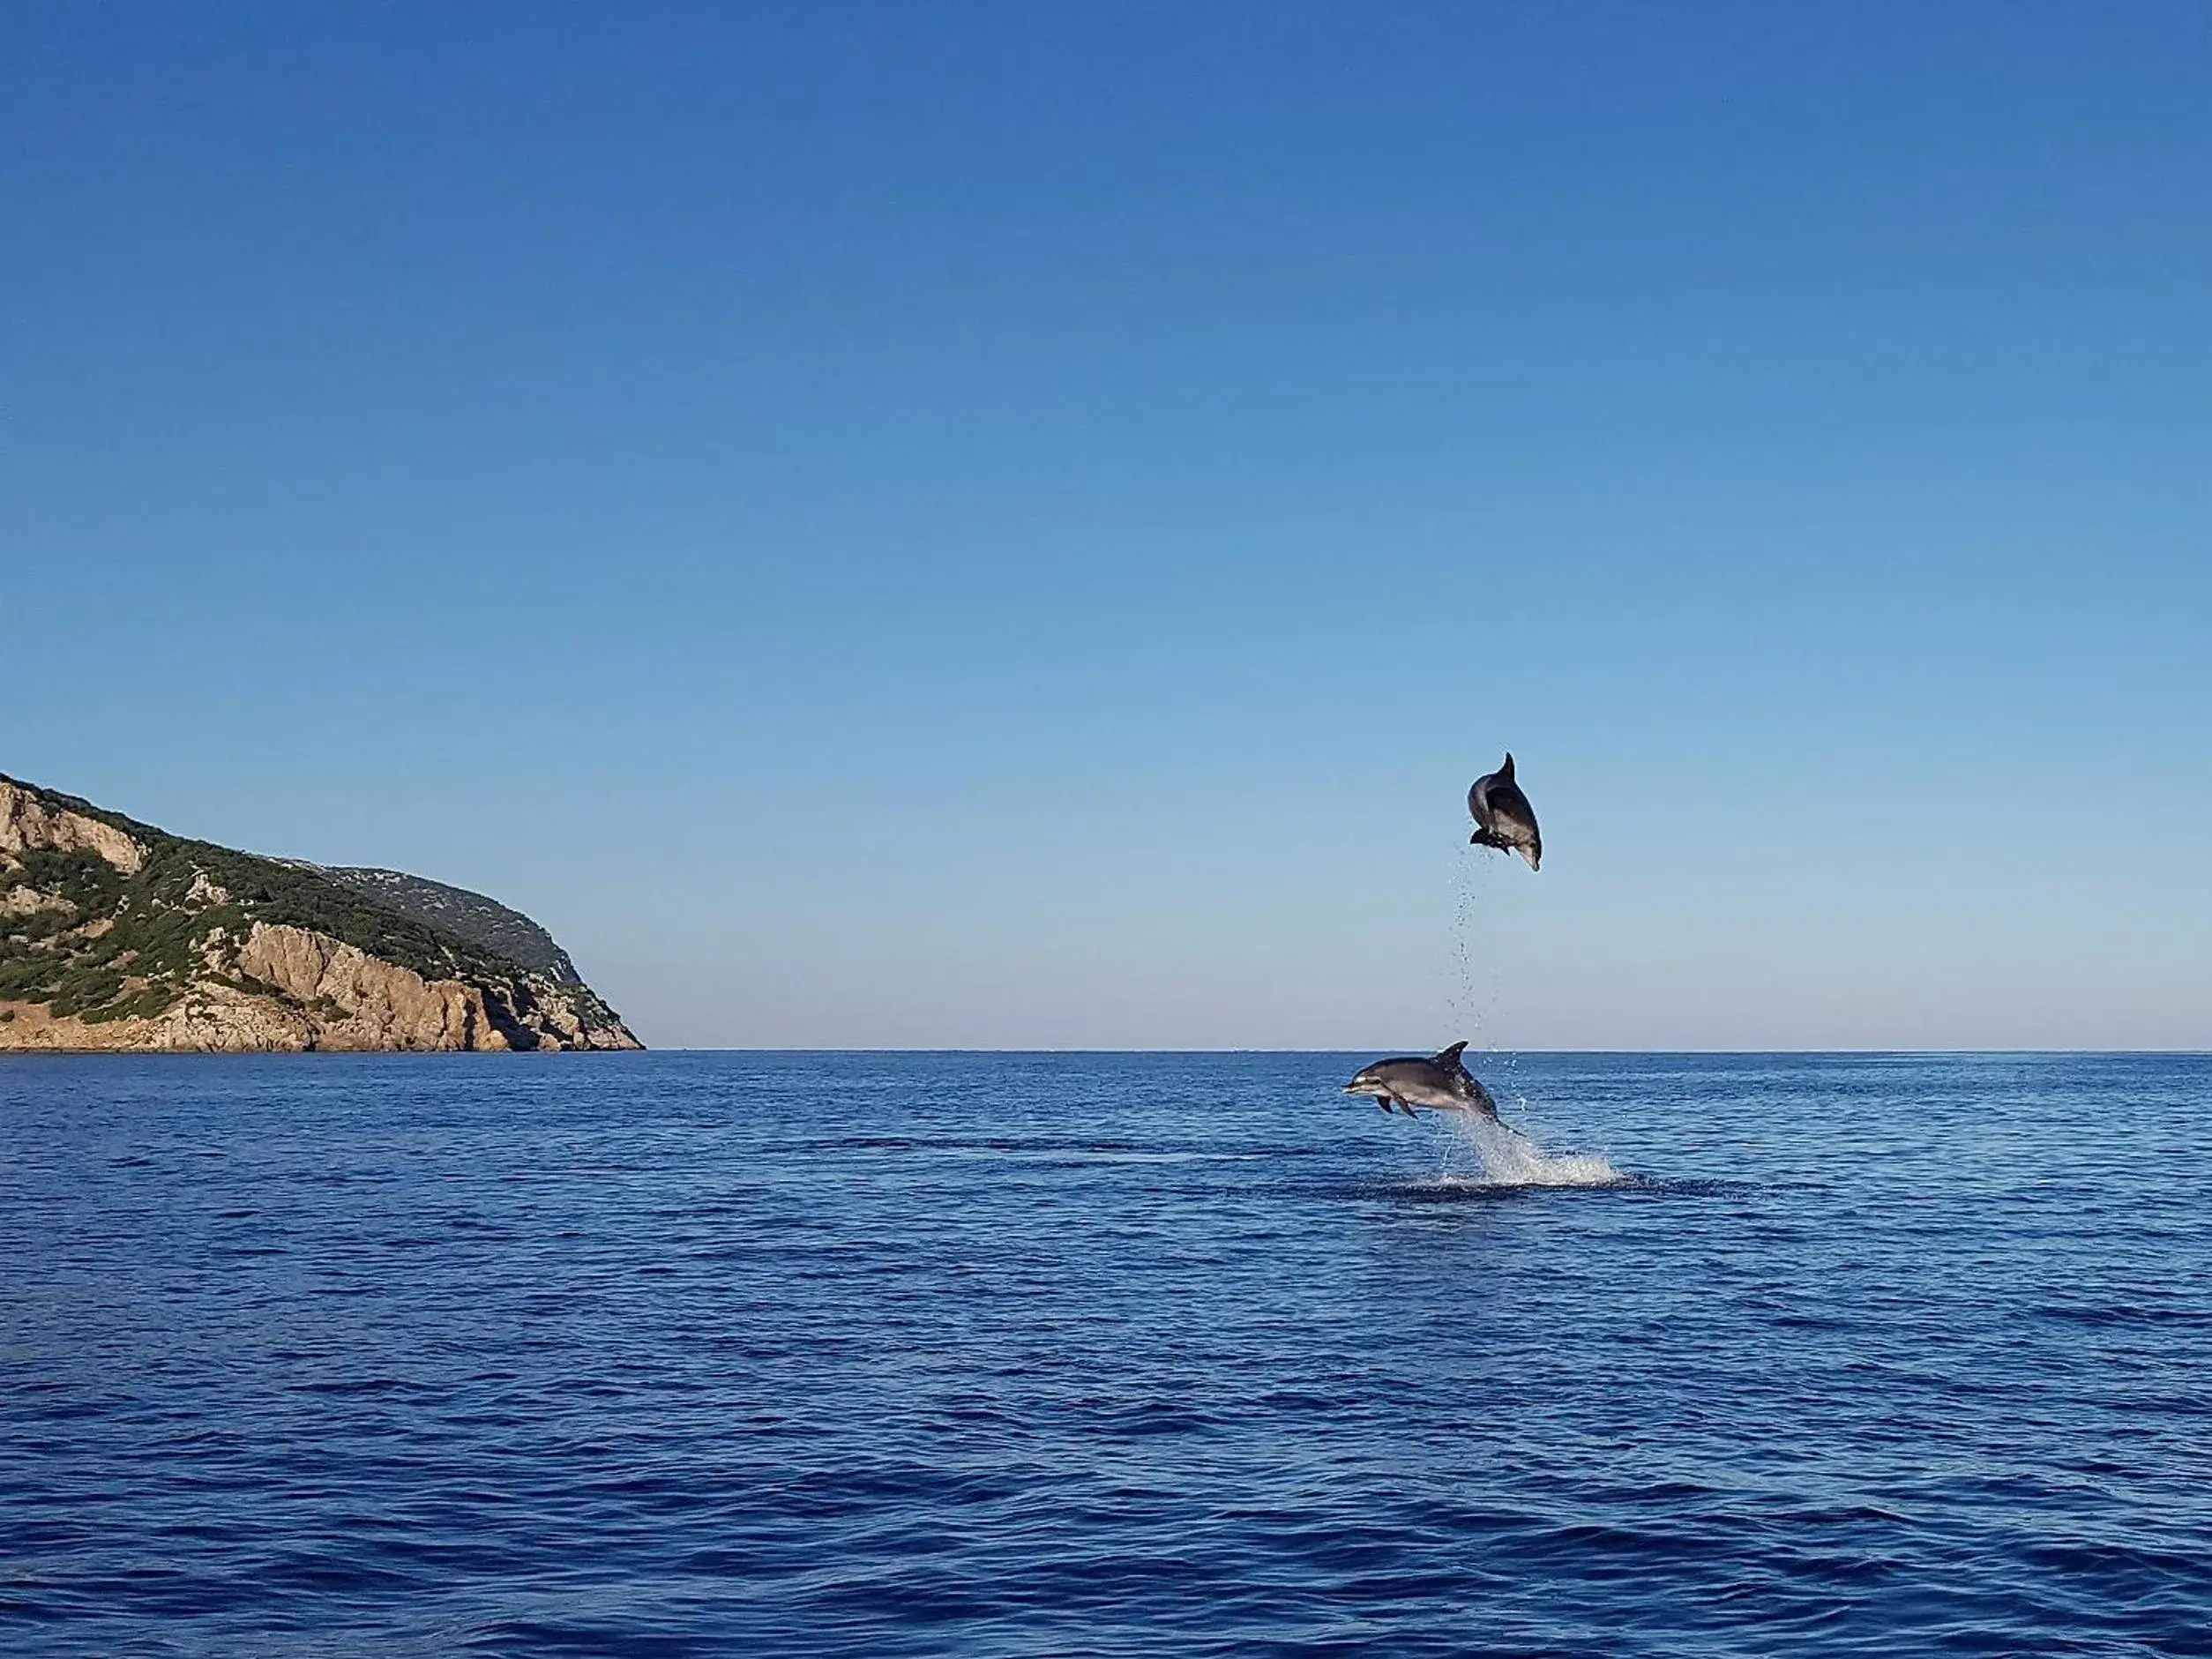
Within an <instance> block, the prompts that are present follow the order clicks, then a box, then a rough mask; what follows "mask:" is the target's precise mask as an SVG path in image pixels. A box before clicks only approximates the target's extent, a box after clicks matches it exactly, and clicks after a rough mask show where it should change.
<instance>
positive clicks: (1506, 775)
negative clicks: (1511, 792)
mask: <svg viewBox="0 0 2212 1659" xmlns="http://www.w3.org/2000/svg"><path fill="white" fill-rule="evenodd" d="M1498 780H1499V781H1501V782H1505V783H1511V782H1512V781H1513V751H1512V750H1510V749H1508V750H1507V751H1506V764H1505V765H1504V766H1500V767H1498Z"/></svg>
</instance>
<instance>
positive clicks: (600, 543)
mask: <svg viewBox="0 0 2212 1659" xmlns="http://www.w3.org/2000/svg"><path fill="white" fill-rule="evenodd" d="M2208 179H2212V11H2208V10H2207V8H2206V7H2204V6H2203V5H2201V4H2194V3H2190V4H2157V3H2156V0H2142V3H2139V4H2127V5H2125V6H2117V7H2115V6H2100V5H2094V4H2086V3H2085V4H2068V5H2035V4H1992V5H1985V6H1982V5H1935V6H1928V5H1921V4H1894V5H1878V4H1831V5H1827V6H1789V5H1775V4H1745V5H1740V6H1697V5H1690V6H1655V5H1646V4H1619V5H1572V6H1542V5H1530V4H1512V5H1498V6H1481V5H1472V4H1467V5H1461V4H1449V5H1434V6H1429V5H1396V6H1392V5H1383V6H1372V5H1354V4H1336V5H1328V6H1317V5H1297V4H1265V5H1260V4H1254V5H1248V6H1240V5H1221V4H1213V5H1207V4H1199V5H1194V6H1188V7H1185V6H1176V5H1166V4H1160V5H1134V6H1119V5H1116V6H1109V5H1098V6H1091V7H1074V6H1059V5H1043V6H1039V5H1028V4H1002V5H963V4H939V5H928V6H923V5H912V6H895V7H877V6H864V5H840V4H825V5H819V6H810V5H757V6H751V7H741V6H736V5H721V4H716V5H701V6H697V7H676V6H630V5H612V4H609V5H602V6H594V7H584V6H555V5H538V4H532V5H514V6H508V7H504V8H502V7H496V6H479V5H469V6H446V5H425V6H420V7H404V6H385V5H377V6H363V7H359V8H348V7H344V6H340V5H336V4H316V5H311V6H299V5H288V4H269V5H265V6H255V7H238V6H226V5H213V4H211V5H198V6H191V7H184V6H164V7H160V8H152V9H141V8H138V7H133V6H127V5H103V6H99V7H93V6H86V5H79V4H53V5H44V6H34V5H12V6H10V7H9V8H8V9H7V10H6V11H5V12H4V13H0V237H4V254H5V257H4V258H0V676H4V683H5V687H6V691H5V703H4V708H5V720H4V724H0V770H4V771H7V772H11V773H16V774H19V775H22V776H26V777H29V778H32V779H34V780H37V781H41V782H45V783H49V784H52V785H55V786H57V787H60V788H68V789H71V790H74V791H76V792H78V793H80V794H84V795H86V796H91V797H93V799H95V800H98V801H100V802H101V803H105V804H108V805H112V806H115V807H116V808H119V809H122V810H123V811H130V812H132V813H135V814H136V815H138V816H139V817H141V818H147V819H150V820H152V821H153V822H156V823H160V824H162V825H164V826H168V827H170V828H172V829H176V830H178V831H181V832H184V833H192V834H198V835H202V836H206V837H209V838H211V839H213V840H217V841H226V842H229V843H232V844H235V845H243V846H246V847H250V848H259V849H263V850H267V851H273V852H281V853H287V854H295V855H300V856H307V857H312V858H318V859H322V860H325V861H328V862H341V863H378V864H391V865H398V866H400V867H404V868H407V869H411V870H415V871H420V872H422V873H423V874H426V875H430V876H435V877H439V878H445V879H447V880H452V881H456V882H460V883H463V884H466V885H468V886H478V887H482V888H484V889H486V890H489V891H490V892H492V893H496V894H497V895H498V896H500V897H502V898H504V899H507V900H510V901H512V902H514V903H517V904H519V905H521V906H522V907H524V908H527V909H528V910H530V911H531V912H532V913H533V914H534V915H538V916H539V917H541V918H542V919H543V920H544V921H546V922H547V923H549V925H551V926H552V927H553V928H554V929H555V930H556V931H557V933H558V934H559V935H560V936H561V938H563V939H564V942H566V943H567V944H568V945H570V947H571V948H572V951H573V952H574V953H575V955H576V957H577V958H578V960H579V963H580V964H581V965H582V966H583V968H584V969H585V971H586V973H587V975H589V976H590V977H592V978H593V979H594V982H595V983H598V984H599V985H600V986H601V987H602V989H603V990H605V991H606V992H607V993H608V995H609V997H610V998H611V999H612V1000H614V1002H615V1003H616V1004H617V1006H619V1007H620V1008H622V1009H623V1010H624V1012H625V1013H628V1014H629V1015H630V1016H631V1019H632V1020H633V1023H634V1024H635V1026H636V1027H637V1028H638V1030H639V1033H640V1034H641V1035H644V1036H645V1037H646V1040H647V1041H648V1042H659V1043H666V1044H684V1043H690V1044H725V1043H727V1044H745V1045H752V1044H787V1043H788V1044H805V1045H816V1044H850V1045H873V1044H893V1045H907V1044H920V1045H938V1044H954V1045H968V1044H975V1045H994V1046H995V1045H1016V1046H1019V1045H1038V1046H1057V1045H1085V1046H1087V1045H1100V1046H1119V1045H1140V1046H1141V1045H1154V1044H1158V1045H1177V1046H1183V1045H1195V1046H1243V1045H1261V1046H1282V1047H1338V1046H1341V1047H1349V1048H1371V1047H1394V1046H1397V1045H1400V1044H1418V1045H1435V1044H1440V1043H1441V1042H1444V1041H1445V1040H1446V1038H1448V1037H1451V1036H1455V1035H1472V1036H1473V1037H1475V1039H1476V1042H1477V1043H1478V1044H1486V1043H1496V1044H1499V1045H1502V1046H1507V1047H1512V1046H1523V1045H1525V1046H1566V1047H1577V1046H1626V1047H1642V1046H1684V1047H1708V1046H1720V1047H1802V1046H1811V1047H1825V1046H1868V1045H1871V1046H1878V1047H1927V1046H1933V1047H1954V1046H1955V1047H1965V1046H1999V1047H2008V1046H2027V1045H2037V1046H2072V1045H2089V1046H2153V1045H2178V1046H2196V1047H2201V1046H2206V1045H2208V1044H2212V873H2208V871H2212V213H2208V211H2207V194H2206V191H2207V181H2208ZM1508 747H1510V748H1511V749H1512V750H1513V751H1514V753H1515V754H1516V756H1517V757H1518V759H1519V761H1520V765H1521V775H1522V780H1523V781H1524V783H1525V784H1526V785H1527V787H1528V790H1529V792H1530V794H1531V795H1532V796H1533V797H1534V799H1535V801H1536V805H1537V807H1538V810H1539V811H1540V812H1541V813H1542V815H1543V822H1544V829H1545V834H1546V841H1547V856H1546V860H1545V867H1544V869H1543V871H1542V873H1541V874H1539V875H1534V876H1532V875H1530V874H1529V872H1528V871H1527V870H1525V869H1523V868H1522V867H1521V866H1520V865H1519V864H1517V863H1516V864H1513V865H1510V866H1507V865H1505V864H1503V863H1499V862H1498V861H1495V860H1490V859H1485V858H1483V856H1481V855H1477V854H1470V853H1469V852H1468V851H1467V849H1466V848H1465V845H1464V842H1465V837H1466V829H1467V826H1466V823H1465V812H1464V806H1463V796H1464V792H1465V789H1466V787H1467V784H1468V781H1469V780H1470V779H1471V778H1472V777H1473V776H1474V775H1475V773H1477V772H1479V771H1482V770H1485V769H1487V768H1488V767H1489V766H1493V765H1495V764H1496V761H1497V759H1498V755H1499V754H1500V752H1501V751H1504V750H1505V749H1506V748H1508ZM1462 952H1464V960H1462Z"/></svg>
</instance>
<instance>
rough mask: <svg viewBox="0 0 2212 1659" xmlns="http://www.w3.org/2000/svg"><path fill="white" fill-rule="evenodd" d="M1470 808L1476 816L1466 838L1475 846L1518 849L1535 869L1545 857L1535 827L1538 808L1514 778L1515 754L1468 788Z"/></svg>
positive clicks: (1541, 841)
mask: <svg viewBox="0 0 2212 1659" xmlns="http://www.w3.org/2000/svg"><path fill="white" fill-rule="evenodd" d="M1467 810H1468V812H1469V813H1471V814H1473V816H1474V818H1475V833H1473V834H1472V835H1470V836H1468V838H1467V839H1468V842H1469V843H1470V844H1472V845H1474V846H1476V847H1494V848H1497V849H1498V851H1499V852H1501V853H1519V854H1520V855H1521V856H1522V857H1523V858H1525V859H1527V860H1528V868H1529V869H1531V870H1534V869H1535V868H1536V865H1537V863H1538V862H1539V861H1540V860H1541V859H1542V858H1543V836H1542V835H1541V834H1540V833H1537V830H1536V808H1535V807H1533V806H1530V805H1529V804H1528V796H1525V795H1523V794H1522V793H1521V786H1520V785H1519V784H1517V783H1515V782H1514V781H1513V756H1511V755H1510V754H1509V755H1507V756H1506V764H1505V765H1504V766H1500V767H1498V770H1497V771H1495V772H1485V773H1483V775H1482V776H1481V777H1479V778H1477V779H1476V780H1475V784H1474V787H1473V788H1470V789H1468V792H1467Z"/></svg>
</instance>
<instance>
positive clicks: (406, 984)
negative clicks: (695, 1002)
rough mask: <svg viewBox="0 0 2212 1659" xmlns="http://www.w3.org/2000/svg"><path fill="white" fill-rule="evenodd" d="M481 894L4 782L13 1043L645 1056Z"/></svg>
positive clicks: (525, 921)
mask: <svg viewBox="0 0 2212 1659" xmlns="http://www.w3.org/2000/svg"><path fill="white" fill-rule="evenodd" d="M641 1046H642V1045H641V1044H640V1043H639V1042H638V1040H637V1038H635V1037H634V1036H632V1035H631V1034H630V1032H629V1030H628V1029H627V1028H625V1027H624V1025H623V1023H622V1020H620V1019H619V1018H618V1017H617V1015H616V1013H615V1012H614V1010H612V1009H611V1008H609V1007H608V1006H607V1005H606V1004H605V1003H604V1002H602V1000H601V999H600V998H599V996H598V995H597V993H595V992H594V990H592V989H591V987H590V986H588V985H587V984H586V983H584V982H583V981H582V979H580V978H579V976H578V975H577V973H576V969H575V967H574V965H573V964H572V962H571V961H570V960H569V958H568V953H566V952H565V951H564V950H562V949H561V947H560V946H559V945H557V944H556V943H555V942H554V939H553V938H552V936H551V935H550V934H549V933H548V932H546V930H544V929H543V928H542V927H540V926H539V925H538V924H537V923H534V922H533V921H531V920H530V918H529V917H527V916H526V915H522V914H520V913H519V911H515V910H511V909H509V908H507V907H506V906H504V905H502V904H498V903H497V902H495V901H494V900H489V899H487V898H485V897H484V896H483V895H482V894H481V893H470V892H468V891H467V890H466V889H464V888H460V887H450V886H445V884H443V883H441V882H433V881H426V880H424V879H422V878H420V877H416V876H409V875H405V874H402V873H401V872H400V871H390V870H354V869H326V868H325V867H323V866H321V865H318V864H310V863H302V862H300V861H298V860H295V859H280V858H265V857H261V856H258V855H256V854H252V853H242V852H237V851H235V850H233V849H232V848H227V847H217V846H215V845H213V843H212V842H208V841H191V840H187V839H186V838H184V837H183V836H178V835H171V834H169V833H167V832H166V831H163V830H159V829H156V828H154V827H153V826H151V825H147V824H140V823H138V822H137V821H136V820H134V819H131V818H125V817H123V815H121V814H120V813H116V812H110V811H105V810H104V809H102V808H100V807H96V806H93V804H92V803H90V802H87V801H80V800H78V799H77V798H76V797H75V796H67V795H59V794H56V793H55V792H54V791H52V790H50V789H41V788H37V787H36V786H34V785H32V784H27V783H23V782H20V781H17V780H15V779H12V778H9V777H6V776H4V775H0V1050H51V1051H71V1050H106V1051H110V1052H141V1051H145V1052H151V1051H175V1052H203V1053H256V1052H283V1051H302V1050H310V1049H353V1050H574V1049H635V1048H639V1047H641Z"/></svg>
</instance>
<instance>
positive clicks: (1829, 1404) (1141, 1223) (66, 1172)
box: [0, 1055, 2212, 1655]
mask: <svg viewBox="0 0 2212 1659" xmlns="http://www.w3.org/2000/svg"><path fill="white" fill-rule="evenodd" d="M1361 1058H1362V1057H1356V1056H1349V1057H1330V1056H1313V1055H1197V1056H1193V1055H1153V1056H1125V1055H1113V1056H1043V1055H1032V1056H1006V1055H966V1056H962V1055H908V1056H891V1055H754V1056H706V1055H700V1056H686V1055H654V1056H642V1057H623V1056H608V1057H589V1056H579V1057H564V1058H562V1059H559V1060H557V1061H552V1062H547V1063H534V1062H532V1061H529V1060H516V1059H500V1058H484V1059H478V1058H475V1057H435V1058H434V1057H421V1058H415V1057H318V1058H314V1059H309V1060H304V1061H302V1060H285V1059H241V1060H181V1059H179V1060H164V1059H152V1058H148V1059H83V1060H31V1059H26V1060H17V1061H11V1062H8V1063H5V1064H0V1649H4V1650H5V1651H7V1652H10V1653H41V1654H56V1655H93V1654H99V1655H123V1654H148V1655H155V1654H178V1655H183V1654H210V1655H213V1654H224V1655H232V1654H254V1653H275V1652H281V1653H301V1654H327V1655H336V1654H355V1653H359V1654H379V1655H383V1654H446V1653H461V1654H481V1655H495V1654H497V1655H504V1654H515V1655H564V1654H636V1655H689V1654H725V1653H728V1654H737V1653H747V1654H789V1655H828V1654H898V1655H909V1654H911V1655H923V1654H947V1655H951V1654H958V1655H1048V1654H1078V1653H1080V1654H1095V1655H1123V1654H1150V1653H1173V1654H1199V1655H1205V1654H1231V1653H1235V1654H1281V1655H1322V1654H1345V1653H1352V1652H1374V1653H1383V1654H1439V1655H1441V1654H1578V1655H1579V1654H1594V1653H1605V1654H1654V1655H1657V1654H1670V1655H1671V1654H1681V1655H1692V1654H1771V1653H1793V1654H1825V1653H1836V1654H1845V1653H1866V1654H1872V1653H1900V1652H1903V1653H1959V1654H2009V1653H2022V1652H2038V1653H2044V1652H2066V1653H2111V1654H2122V1653H2129V1654H2159V1653H2176V1654H2178V1653H2201V1652H2205V1651H2207V1650H2208V1641H2212V1638H2208V1632H2212V1498H2208V1496H2207V1494H2208V1493H2212V1364H2208V1355H2212V1173H2208V1172H2212V1059H2207V1058H2204V1057H1940V1058H1927V1057H1879V1056H1877V1057H1648V1056H1604V1057H1599V1056H1581V1057H1566V1056H1549V1057H1544V1056H1532V1057H1521V1058H1520V1059H1519V1060H1518V1061H1517V1062H1514V1063H1513V1065H1512V1066H1511V1081H1512V1087H1513V1089H1515V1090H1518V1091H1519V1092H1520V1093H1521V1095H1522V1096H1523V1098H1522V1099H1521V1101H1520V1102H1518V1103H1515V1102H1510V1101H1509V1102H1508V1103H1507V1105H1506V1115H1507V1117H1509V1118H1512V1119H1513V1120H1515V1121H1517V1122H1520V1123H1522V1124H1524V1125H1528V1126H1529V1127H1530V1128H1531V1129H1532V1130H1533V1131H1534V1132H1536V1136H1537V1138H1538V1140H1540V1141H1541V1143H1542V1144H1543V1147H1547V1148H1551V1149H1553V1152H1552V1153H1551V1155H1552V1156H1558V1155H1564V1153H1563V1152H1562V1150H1561V1149H1565V1150H1566V1151H1569V1152H1571V1151H1572V1150H1573V1149H1575V1148H1581V1149H1583V1150H1585V1151H1587V1152H1588V1153H1590V1154H1593V1155H1600V1154H1602V1155H1603V1157H1604V1158H1606V1159H1610V1164H1609V1165H1607V1166H1606V1167H1607V1168H1609V1169H1618V1170H1619V1171H1620V1172H1621V1173H1622V1174H1624V1175H1625V1176H1627V1177H1631V1179H1630V1180H1629V1181H1628V1182H1627V1183H1626V1184H1618V1185H1611V1186H1595V1187H1589V1186H1585V1187H1573V1186H1558V1187H1539V1186H1518V1187H1516V1186H1500V1185H1499V1184H1497V1183H1495V1182H1494V1181H1485V1180H1483V1179H1479V1178H1474V1177H1479V1176H1480V1174H1481V1171H1480V1169H1479V1166H1478V1165H1477V1166H1475V1167H1473V1168H1470V1165H1469V1160H1468V1155H1467V1148H1466V1146H1465V1144H1464V1142H1463V1141H1461V1140H1457V1139H1455V1137H1454V1135H1453V1132H1452V1131H1451V1129H1450V1128H1449V1126H1447V1125H1440V1124H1439V1123H1437V1122H1436V1121H1434V1120H1424V1121H1423V1122H1421V1123H1417V1124H1416V1123H1409V1122H1408V1121H1407V1120H1405V1119H1403V1118H1401V1117H1393V1118H1387V1119H1386V1118H1384V1117H1381V1116H1380V1115H1379V1114H1377V1113H1375V1112H1373V1111H1372V1110H1364V1108H1363V1106H1362V1104H1361V1103H1360V1102H1353V1101H1348V1100H1345V1099H1343V1098H1342V1097H1341V1096H1339V1095H1336V1094H1335V1093H1334V1090H1335V1087H1336V1086H1337V1084H1338V1083H1340V1082H1341V1080H1342V1079H1343V1078H1344V1077H1345V1076H1346V1075H1349V1071H1350V1070H1351V1068H1352V1066H1353V1065H1356V1063H1358V1061H1359V1060H1360V1059H1361ZM1500 1093H1501V1096H1502V1095H1504V1094H1506V1091H1504V1090H1501V1091H1500ZM1591 1167H1593V1168H1595V1167H1596V1166H1595V1165H1592V1166H1591Z"/></svg>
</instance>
